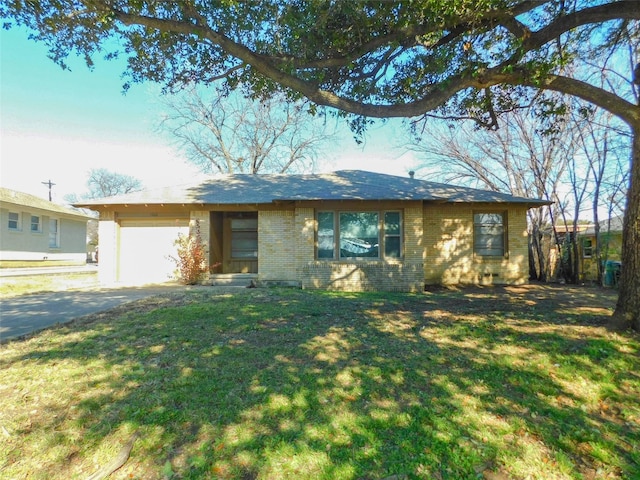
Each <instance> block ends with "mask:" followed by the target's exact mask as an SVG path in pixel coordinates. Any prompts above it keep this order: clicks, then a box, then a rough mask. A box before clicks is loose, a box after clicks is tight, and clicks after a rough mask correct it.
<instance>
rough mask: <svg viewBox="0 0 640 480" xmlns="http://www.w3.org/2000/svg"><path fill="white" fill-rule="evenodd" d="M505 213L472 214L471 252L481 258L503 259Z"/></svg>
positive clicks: (504, 248) (504, 249)
mask: <svg viewBox="0 0 640 480" xmlns="http://www.w3.org/2000/svg"><path fill="white" fill-rule="evenodd" d="M506 217H507V214H506V212H479V213H474V214H473V251H474V253H475V254H476V255H479V256H483V257H503V256H504V255H505V253H506V251H507V250H506V243H507V241H506V228H505V226H506Z"/></svg>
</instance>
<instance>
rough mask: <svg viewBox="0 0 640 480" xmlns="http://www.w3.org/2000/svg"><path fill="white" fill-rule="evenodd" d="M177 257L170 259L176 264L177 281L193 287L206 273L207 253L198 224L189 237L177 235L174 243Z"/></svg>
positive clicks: (198, 223) (197, 223)
mask: <svg viewBox="0 0 640 480" xmlns="http://www.w3.org/2000/svg"><path fill="white" fill-rule="evenodd" d="M175 245H176V247H177V255H178V256H177V257H173V256H171V257H170V258H171V259H172V260H173V261H174V262H176V266H177V267H178V275H179V279H180V281H181V282H182V283H184V284H185V285H195V284H196V283H198V281H199V280H200V279H201V277H202V274H203V273H205V272H206V271H207V251H206V249H205V245H204V243H203V242H202V237H201V235H200V222H199V221H198V220H196V225H195V228H194V230H193V232H191V234H189V235H183V234H179V235H178V238H177V240H176V241H175Z"/></svg>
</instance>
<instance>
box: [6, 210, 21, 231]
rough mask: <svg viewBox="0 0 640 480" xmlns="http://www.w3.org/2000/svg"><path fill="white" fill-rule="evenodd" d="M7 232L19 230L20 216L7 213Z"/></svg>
mask: <svg viewBox="0 0 640 480" xmlns="http://www.w3.org/2000/svg"><path fill="white" fill-rule="evenodd" d="M8 226H9V230H20V214H19V213H16V212H9V225H8Z"/></svg>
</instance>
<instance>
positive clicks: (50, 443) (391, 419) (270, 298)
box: [0, 285, 640, 480]
mask: <svg viewBox="0 0 640 480" xmlns="http://www.w3.org/2000/svg"><path fill="white" fill-rule="evenodd" d="M614 302H615V296H614V293H613V292H611V291H606V290H602V289H590V288H575V287H561V286H540V285H533V286H526V287H507V288H484V289H482V288H474V289H466V290H465V289H462V290H434V291H431V292H425V293H421V294H389V293H366V294H345V293H328V292H309V291H300V290H293V289H240V290H234V291H230V292H228V293H224V292H222V293H221V292H219V291H217V290H215V289H210V288H196V289H192V290H189V291H187V290H185V292H184V293H179V294H170V295H167V296H163V297H154V298H152V299H147V300H145V301H141V302H137V303H135V304H130V305H127V306H124V307H120V308H117V309H115V310H112V311H110V312H108V313H103V314H99V315H95V316H93V317H90V318H87V319H83V320H80V321H76V322H74V323H73V324H71V325H68V326H63V327H59V328H56V329H53V330H49V331H45V332H42V333H40V334H37V335H36V336H34V337H33V338H30V339H26V340H18V341H12V342H9V343H6V344H4V345H0V368H1V369H2V370H1V371H2V382H0V477H1V478H16V479H18V478H27V477H28V478H32V479H69V478H82V479H85V478H87V477H88V476H89V475H90V474H92V473H93V472H95V471H96V470H98V469H100V468H101V467H104V466H105V465H107V464H109V462H110V461H111V460H112V459H114V457H117V456H118V454H119V453H120V452H121V450H122V448H123V446H124V445H126V444H127V443H128V442H130V441H131V440H132V439H133V442H134V443H133V448H132V450H131V454H130V457H129V459H128V461H127V462H126V463H125V464H124V466H123V467H122V468H120V469H119V470H117V471H116V472H115V473H114V474H113V475H112V476H111V477H110V478H119V479H129V478H139V479H162V478H166V479H187V478H189V479H208V478H212V479H213V478H220V479H225V478H233V479H283V478H291V479H323V478H324V479H332V480H333V479H354V480H355V479H372V480H373V479H385V478H387V479H389V478H391V479H395V480H399V479H411V478H417V479H436V480H438V479H476V478H514V479H524V478H536V479H556V478H557V479H563V478H584V479H591V478H620V479H623V478H626V479H629V478H640V374H639V372H640V337H638V336H637V335H633V334H630V333H614V332H610V331H607V330H606V329H605V328H604V327H603V326H602V325H603V324H604V322H605V321H606V317H607V316H608V315H609V314H610V313H611V311H612V308H613V305H614ZM134 433H137V436H136V437H133V435H134Z"/></svg>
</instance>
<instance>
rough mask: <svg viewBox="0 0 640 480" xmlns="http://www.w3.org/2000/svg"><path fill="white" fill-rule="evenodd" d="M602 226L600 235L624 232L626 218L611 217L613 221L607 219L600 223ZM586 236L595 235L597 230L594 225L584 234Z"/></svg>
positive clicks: (620, 216)
mask: <svg viewBox="0 0 640 480" xmlns="http://www.w3.org/2000/svg"><path fill="white" fill-rule="evenodd" d="M598 223H599V224H600V233H606V232H622V228H623V223H624V217H623V216H622V215H619V216H617V217H611V219H608V218H607V219H605V220H601V221H599V222H598ZM584 233H585V235H595V233H596V229H595V227H594V226H593V225H590V226H589V228H587V230H586V231H585V232H584Z"/></svg>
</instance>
